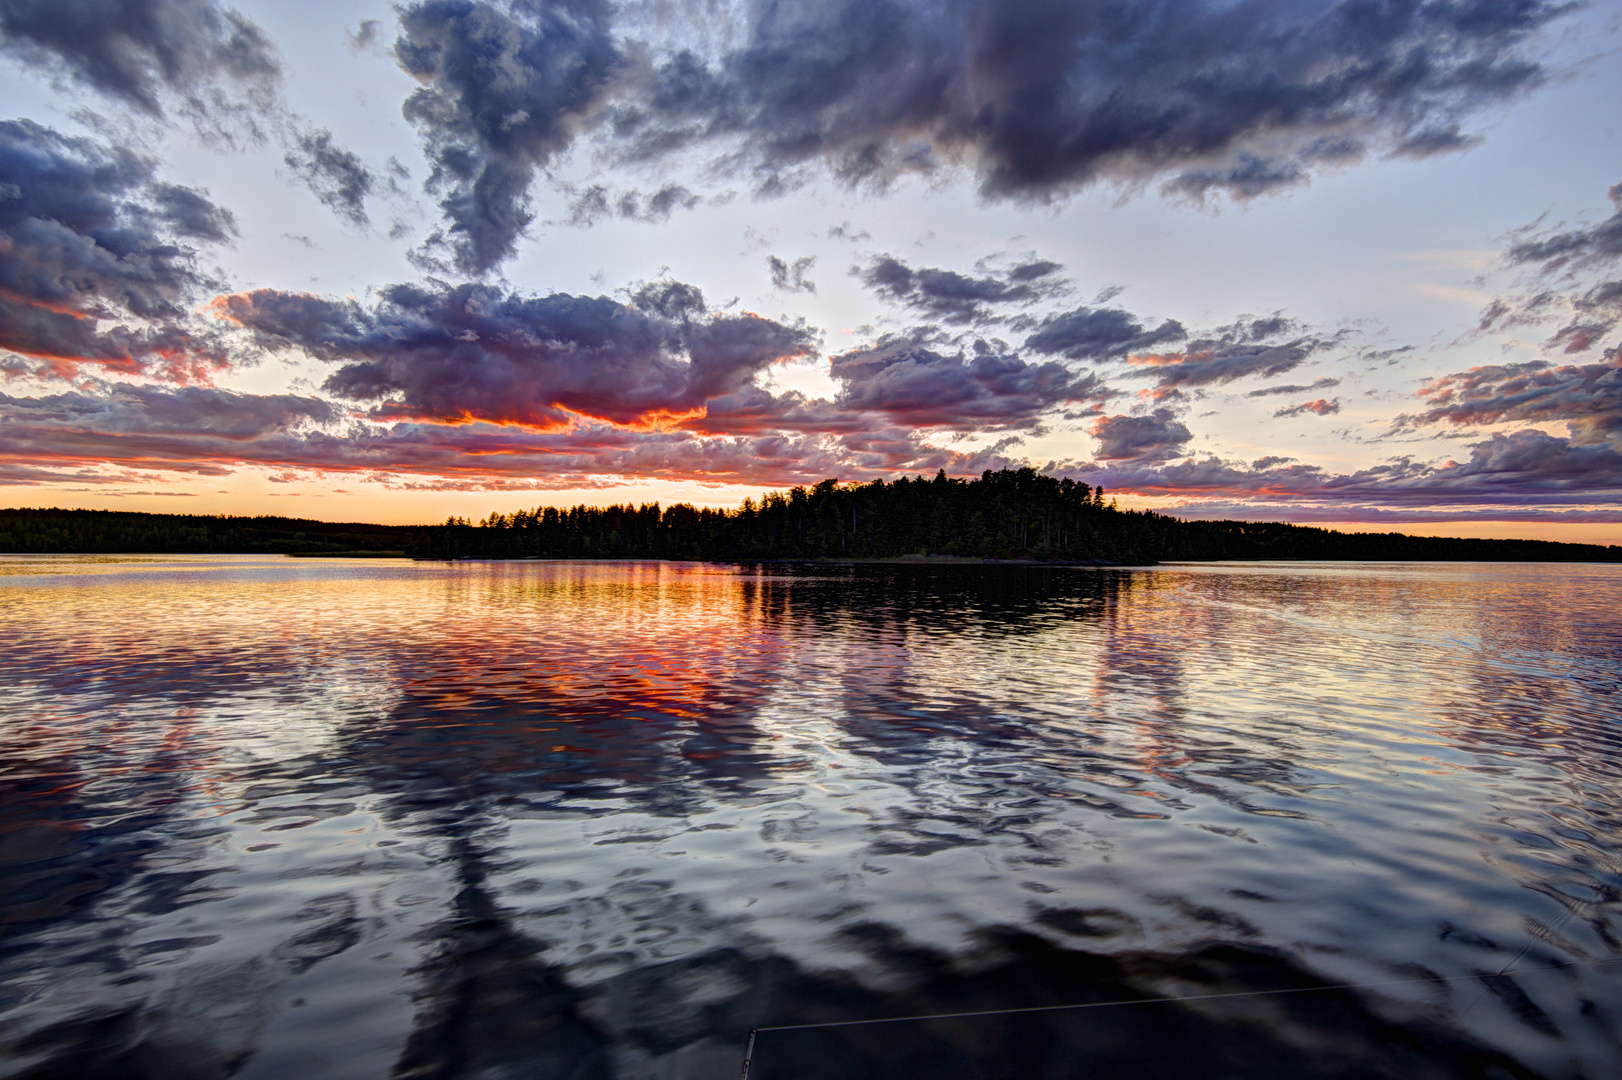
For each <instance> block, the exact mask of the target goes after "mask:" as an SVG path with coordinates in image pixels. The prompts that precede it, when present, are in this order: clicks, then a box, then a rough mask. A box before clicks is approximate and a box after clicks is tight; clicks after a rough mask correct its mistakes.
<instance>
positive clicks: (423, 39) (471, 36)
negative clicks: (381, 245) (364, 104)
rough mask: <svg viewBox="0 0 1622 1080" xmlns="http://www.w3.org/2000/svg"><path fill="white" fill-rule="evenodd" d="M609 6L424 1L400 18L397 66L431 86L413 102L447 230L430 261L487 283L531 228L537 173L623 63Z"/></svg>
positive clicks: (412, 114)
mask: <svg viewBox="0 0 1622 1080" xmlns="http://www.w3.org/2000/svg"><path fill="white" fill-rule="evenodd" d="M611 11H612V9H611V6H610V5H609V3H608V2H607V0H553V2H547V0H537V2H521V0H514V2H511V3H485V2H482V0H420V2H418V3H413V4H408V5H406V6H404V7H401V8H400V9H399V11H398V14H399V18H400V36H399V38H398V39H397V40H396V41H395V44H394V54H395V58H396V59H397V60H398V61H399V64H400V67H401V68H403V69H404V70H405V72H406V73H407V74H409V75H411V76H412V77H413V78H415V79H416V80H417V81H418V82H420V83H421V84H422V85H421V86H420V87H419V88H418V89H417V90H415V91H413V92H412V94H411V96H410V97H409V98H407V99H406V102H405V107H404V110H405V116H406V119H408V120H409V121H411V123H413V124H415V125H416V127H417V129H418V131H419V132H420V133H421V135H422V139H423V144H424V150H425V151H426V153H427V155H428V158H429V160H430V161H431V162H432V164H433V171H432V172H431V173H430V175H429V177H428V181H427V188H428V190H429V191H431V192H434V193H437V194H439V195H441V200H440V204H439V205H440V209H441V210H442V211H443V212H444V214H445V217H446V219H447V222H448V224H447V225H446V226H445V228H444V230H442V231H436V232H435V234H433V235H432V236H430V238H429V240H428V241H427V243H426V245H425V247H424V249H423V252H422V255H423V256H424V258H425V260H427V261H432V260H435V259H441V258H444V259H448V260H449V263H450V265H451V266H454V267H455V268H456V269H458V270H459V271H461V272H462V273H464V274H469V275H479V274H483V273H486V272H487V271H489V270H491V269H493V268H494V267H496V266H497V265H498V264H500V263H501V262H502V261H503V260H505V259H506V258H508V257H509V256H511V255H512V254H513V252H514V250H515V249H516V246H517V243H518V238H519V237H520V236H522V235H523V233H524V230H525V229H527V228H528V227H529V224H530V222H531V220H533V214H531V212H530V202H529V187H530V183H531V181H532V180H533V178H534V176H535V172H536V170H537V169H539V168H542V167H544V166H545V165H547V164H548V163H550V162H551V161H552V160H553V159H554V158H555V157H556V156H557V155H558V154H561V153H562V152H564V151H565V150H567V149H568V147H569V146H570V144H571V143H572V142H573V141H574V137H575V134H576V132H577V131H578V130H579V128H580V126H581V125H582V124H583V123H584V122H585V121H586V120H587V119H588V118H589V117H590V116H591V114H592V113H593V112H594V111H595V110H596V109H597V108H598V107H599V106H600V105H601V104H602V102H603V101H604V99H605V95H606V94H607V92H608V90H609V86H610V82H611V79H612V77H613V74H614V72H615V70H616V67H617V65H618V64H619V62H620V56H619V52H618V50H617V48H616V46H615V44H614V40H613V34H612V28H611V26H610V16H611Z"/></svg>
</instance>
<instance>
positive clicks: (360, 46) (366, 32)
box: [344, 19, 383, 53]
mask: <svg viewBox="0 0 1622 1080" xmlns="http://www.w3.org/2000/svg"><path fill="white" fill-rule="evenodd" d="M344 37H345V39H347V40H348V42H349V49H350V51H351V52H357V53H361V52H372V51H374V50H375V49H378V48H379V47H380V46H382V44H383V24H382V23H381V22H380V21H379V20H377V19H362V20H361V21H360V25H359V26H357V27H355V29H354V30H352V31H351V30H346V31H344Z"/></svg>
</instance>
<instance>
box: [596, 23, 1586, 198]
mask: <svg viewBox="0 0 1622 1080" xmlns="http://www.w3.org/2000/svg"><path fill="white" fill-rule="evenodd" d="M1566 10H1567V7H1566V6H1565V5H1563V4H1560V3H1557V2H1555V0H1519V2H1516V3H1509V4H1505V3H1497V2H1492V0H1459V2H1456V3H1426V4H1405V5H1400V6H1378V7H1370V6H1369V5H1368V4H1365V3H1362V2H1360V0H1343V2H1333V0H1318V2H1312V3H1305V4H1277V3H1242V4H1233V3H1223V2H1220V0H1172V2H1169V3H1155V4H1109V3H1102V2H1097V0H1088V2H1079V3H1077V2H1070V0H969V2H965V3H957V4H919V3H908V2H906V0H832V2H828V3H821V4H770V5H761V6H759V7H754V8H751V9H750V19H749V22H748V25H747V28H746V30H745V33H746V37H745V39H744V41H743V43H742V44H741V45H740V46H739V47H737V48H734V49H731V50H728V51H724V52H721V53H718V54H715V55H712V56H701V55H699V54H698V53H696V52H693V51H690V50H677V51H674V52H669V53H666V54H665V55H664V56H663V58H661V59H659V60H657V61H656V62H654V63H653V64H651V65H650V66H649V67H648V68H647V70H646V73H645V74H644V75H643V76H642V78H641V80H640V83H639V84H638V85H637V86H636V88H635V89H636V92H635V93H631V92H627V93H626V94H625V95H624V97H623V99H621V100H619V101H617V102H616V104H615V106H614V108H613V110H612V113H611V123H610V124H609V129H610V130H611V131H612V132H613V134H614V135H615V136H616V137H617V138H618V139H619V140H620V141H621V143H622V145H623V146H624V147H625V150H624V152H625V153H626V154H627V155H628V156H631V157H638V158H643V159H647V158H654V157H661V156H664V155H667V154H669V153H671V152H672V151H673V150H676V149H680V148H684V147H688V146H693V145H696V144H703V143H715V142H720V143H721V144H722V145H724V146H725V147H726V148H727V149H726V152H730V153H731V154H732V155H734V156H735V157H734V159H735V160H743V161H745V162H748V163H749V164H750V165H752V166H753V167H754V168H755V169H756V170H758V171H759V172H760V174H761V175H762V176H764V177H766V178H768V180H769V179H770V178H774V177H782V176H789V175H792V174H793V173H794V171H795V170H797V169H800V168H802V167H803V166H805V165H807V164H810V163H818V162H820V163H823V164H825V165H826V166H827V167H828V168H829V169H830V170H831V172H832V173H833V174H834V175H835V176H838V177H840V178H842V179H844V180H846V181H848V182H851V183H868V184H883V183H886V182H888V181H889V180H891V179H893V178H894V177H896V176H899V175H902V174H905V173H930V172H937V171H939V170H941V169H942V168H944V167H948V166H949V165H951V164H952V163H954V162H962V163H964V164H966V165H967V166H968V167H970V168H971V169H973V170H974V171H975V172H976V173H977V174H978V176H979V179H980V188H981V191H982V193H984V194H985V195H987V196H990V197H1005V196H1006V197H1015V198H1025V199H1043V198H1048V197H1051V196H1053V195H1056V194H1062V193H1064V192H1068V191H1074V190H1076V189H1078V188H1081V187H1085V186H1086V185H1088V184H1092V183H1096V182H1100V181H1114V182H1121V183H1126V184H1135V183H1139V182H1142V181H1144V180H1147V179H1152V178H1155V177H1161V178H1165V179H1166V180H1167V185H1166V186H1167V189H1168V191H1169V192H1170V193H1171V194H1174V195H1182V196H1188V195H1194V196H1196V197H1203V196H1204V195H1205V194H1207V193H1210V192H1214V191H1217V190H1221V191H1223V192H1225V193H1226V194H1228V195H1229V196H1231V197H1233V198H1238V199H1244V198H1252V197H1255V196H1256V195H1260V194H1265V193H1267V192H1270V191H1275V190H1279V189H1281V188H1285V187H1291V186H1295V185H1299V184H1301V183H1304V182H1305V181H1306V179H1307V177H1308V176H1309V175H1310V173H1311V171H1312V170H1314V169H1316V168H1320V167H1323V166H1326V165H1327V166H1331V167H1334V166H1339V165H1343V164H1345V163H1347V162H1350V161H1355V160H1357V159H1359V158H1361V157H1363V156H1366V155H1368V154H1370V153H1380V154H1396V155H1406V156H1426V155H1429V154H1433V153H1437V152H1442V151H1447V150H1455V149H1458V148H1460V147H1463V146H1466V145H1469V144H1470V142H1471V137H1470V136H1469V135H1468V134H1467V133H1466V132H1465V131H1464V129H1463V126H1462V125H1463V123H1464V121H1465V120H1466V119H1467V118H1468V117H1469V116H1471V115H1472V114H1474V113H1476V112H1479V111H1480V110H1482V109H1484V108H1486V107H1488V106H1490V105H1493V104H1496V103H1500V102H1503V101H1505V100H1507V99H1511V98H1513V97H1514V96H1516V95H1517V94H1519V93H1522V92H1523V91H1525V90H1527V89H1528V88H1530V87H1533V86H1536V85H1538V84H1539V83H1540V82H1541V81H1542V80H1543V78H1544V72H1543V69H1542V68H1541V66H1540V65H1539V64H1538V62H1537V61H1536V60H1535V59H1534V58H1533V57H1532V56H1531V55H1530V53H1529V47H1530V43H1531V39H1532V37H1533V35H1534V34H1536V32H1537V31H1538V30H1539V29H1540V28H1542V27H1543V26H1544V25H1545V24H1547V23H1548V22H1549V21H1550V20H1552V19H1554V18H1555V17H1557V16H1558V15H1560V14H1561V13H1563V12H1564V11H1566Z"/></svg>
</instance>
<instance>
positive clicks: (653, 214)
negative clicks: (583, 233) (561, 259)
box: [569, 183, 701, 228]
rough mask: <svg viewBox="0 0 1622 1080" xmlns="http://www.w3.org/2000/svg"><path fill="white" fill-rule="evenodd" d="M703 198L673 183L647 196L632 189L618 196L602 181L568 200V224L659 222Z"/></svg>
mask: <svg viewBox="0 0 1622 1080" xmlns="http://www.w3.org/2000/svg"><path fill="white" fill-rule="evenodd" d="M700 201H701V200H700V199H699V197H698V196H697V195H694V194H693V193H692V192H691V191H689V190H687V188H685V187H683V186H682V185H680V184H676V183H670V184H666V185H665V186H664V187H662V188H660V189H659V190H658V191H655V192H654V193H653V194H652V195H648V196H644V195H643V194H642V193H641V192H640V191H638V190H636V189H635V188H632V189H631V190H629V191H625V192H621V193H620V194H619V195H618V196H615V195H614V194H613V193H612V192H610V191H609V189H608V188H607V187H606V186H604V185H602V184H592V185H591V186H590V187H587V188H586V189H585V190H583V191H581V192H580V193H579V194H578V195H576V196H575V198H574V199H573V200H572V201H571V202H570V203H569V224H570V225H575V226H578V227H580V228H590V227H591V226H593V225H595V224H597V223H598V222H599V221H602V220H604V219H606V218H612V217H618V218H621V219H622V220H625V221H640V222H644V223H646V224H658V223H660V222H664V221H669V220H670V215H671V213H672V212H673V211H675V210H678V209H680V210H691V209H692V208H693V207H695V206H697V205H698V204H699V202H700Z"/></svg>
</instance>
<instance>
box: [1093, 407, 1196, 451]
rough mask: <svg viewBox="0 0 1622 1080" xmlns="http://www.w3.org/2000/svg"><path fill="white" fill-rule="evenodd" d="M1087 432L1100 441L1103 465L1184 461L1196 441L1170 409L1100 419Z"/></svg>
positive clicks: (1099, 446) (1099, 447)
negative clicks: (1146, 413) (1108, 463)
mask: <svg viewBox="0 0 1622 1080" xmlns="http://www.w3.org/2000/svg"><path fill="white" fill-rule="evenodd" d="M1088 430H1089V431H1091V433H1092V435H1093V437H1094V438H1095V439H1097V440H1098V458H1099V460H1100V461H1137V462H1151V461H1165V460H1168V459H1171V458H1176V457H1181V456H1182V452H1183V447H1184V446H1186V445H1187V444H1188V442H1189V441H1190V440H1191V439H1193V438H1194V435H1193V433H1192V432H1190V431H1189V430H1188V428H1187V427H1185V426H1184V425H1183V423H1182V422H1181V421H1179V420H1178V419H1177V417H1176V415H1175V414H1174V413H1173V412H1172V411H1171V410H1170V409H1156V410H1155V411H1154V412H1152V413H1149V414H1148V415H1147V416H1101V417H1099V418H1098V419H1097V420H1095V421H1093V425H1092V427H1091V428H1089V429H1088Z"/></svg>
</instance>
